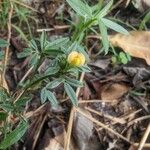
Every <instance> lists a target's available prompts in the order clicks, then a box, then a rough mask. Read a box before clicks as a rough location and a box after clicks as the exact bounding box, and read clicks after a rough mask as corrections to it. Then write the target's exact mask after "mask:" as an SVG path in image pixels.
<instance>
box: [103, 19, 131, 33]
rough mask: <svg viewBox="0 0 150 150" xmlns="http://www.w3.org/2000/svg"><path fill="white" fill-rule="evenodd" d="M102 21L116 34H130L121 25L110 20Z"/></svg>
mask: <svg viewBox="0 0 150 150" xmlns="http://www.w3.org/2000/svg"><path fill="white" fill-rule="evenodd" d="M101 21H102V22H103V23H104V24H105V26H106V27H108V28H110V29H112V30H114V31H116V32H119V33H122V34H129V32H128V31H127V30H126V29H124V28H123V27H122V26H120V25H119V24H117V23H115V22H113V21H111V20H109V19H106V18H101Z"/></svg>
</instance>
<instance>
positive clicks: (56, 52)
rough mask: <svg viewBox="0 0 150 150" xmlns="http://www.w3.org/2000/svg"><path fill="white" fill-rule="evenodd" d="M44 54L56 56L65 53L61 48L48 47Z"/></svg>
mask: <svg viewBox="0 0 150 150" xmlns="http://www.w3.org/2000/svg"><path fill="white" fill-rule="evenodd" d="M44 54H47V55H49V56H51V57H56V56H58V55H62V54H64V52H63V51H61V50H53V49H47V50H45V51H44Z"/></svg>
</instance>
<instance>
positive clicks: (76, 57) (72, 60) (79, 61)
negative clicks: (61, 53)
mask: <svg viewBox="0 0 150 150" xmlns="http://www.w3.org/2000/svg"><path fill="white" fill-rule="evenodd" d="M67 61H68V63H69V64H71V65H73V66H77V67H79V66H82V65H84V63H85V56H84V55H83V54H82V53H79V52H77V51H72V52H71V53H70V54H69V55H68V59H67Z"/></svg>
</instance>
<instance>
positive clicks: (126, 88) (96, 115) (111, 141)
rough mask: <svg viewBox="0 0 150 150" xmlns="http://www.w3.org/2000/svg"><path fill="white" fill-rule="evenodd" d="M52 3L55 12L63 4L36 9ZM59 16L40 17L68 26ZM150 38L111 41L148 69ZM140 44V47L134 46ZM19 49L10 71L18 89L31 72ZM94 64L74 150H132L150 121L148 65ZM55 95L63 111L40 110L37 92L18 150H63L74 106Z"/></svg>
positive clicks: (116, 37)
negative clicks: (21, 81)
mask: <svg viewBox="0 0 150 150" xmlns="http://www.w3.org/2000/svg"><path fill="white" fill-rule="evenodd" d="M53 4H55V7H57V6H58V5H59V6H60V5H62V3H59V2H58V1H52V2H50V3H49V2H47V1H45V2H41V3H37V5H36V7H37V9H41V7H42V9H44V10H47V9H48V7H49V8H52V5H53ZM38 7H39V8H38ZM63 9H64V10H63V11H65V17H67V16H68V13H70V14H71V13H72V12H67V11H68V10H66V8H65V7H63ZM57 13H58V11H57V12H56V11H55V9H54V8H53V9H52V10H49V12H46V17H45V16H44V15H41V16H42V19H43V20H45V22H46V24H47V21H49V20H50V21H51V23H50V24H51V25H53V24H60V25H62V24H64V23H63V22H61V21H60V22H59V21H58V20H57V19H55V17H54V16H57ZM39 16H40V14H39ZM41 16H40V17H41ZM51 16H53V17H51ZM42 23H43V22H42ZM42 23H41V24H42ZM65 31H66V30H65ZM65 31H64V30H62V31H55V30H53V31H52V32H51V34H54V35H55V34H56V35H57V34H62V35H64V34H66V32H65ZM149 39H150V33H149V31H146V32H142V31H140V32H139V31H134V32H131V34H129V35H121V34H116V35H113V36H111V37H110V41H111V43H112V44H113V45H114V46H117V47H120V48H122V50H124V51H126V52H128V53H129V54H130V55H131V56H133V57H138V58H142V59H144V60H145V61H146V62H147V64H148V65H150V49H149V47H150V42H149ZM19 44H20V45H19ZM135 45H137V46H136V47H134V46H135ZM20 47H22V45H21V43H20V42H18V43H17V44H16V46H15V48H14V51H13V53H14V54H13V56H12V59H11V61H10V62H11V63H10V66H9V69H10V72H11V73H12V75H11V76H10V78H9V80H10V81H9V82H8V83H9V84H8V86H9V87H12V89H15V83H17V82H18V81H20V79H21V76H23V74H24V73H25V71H26V68H27V62H28V60H25V59H18V58H16V57H15V53H16V51H17V49H18V51H21V48H20ZM96 48H97V49H99V46H96V47H95V48H94V50H95V49H96ZM102 60H103V61H102ZM94 61H95V60H94ZM89 65H90V66H91V68H92V72H91V73H87V74H86V75H85V78H84V82H85V87H83V88H82V89H81V91H80V94H79V99H81V103H79V108H78V109H80V110H82V113H79V112H78V111H77V112H76V113H75V116H74V122H73V129H72V136H71V142H70V150H90V149H92V150H99V149H104V150H105V149H120V150H126V149H129V148H130V149H131V147H132V146H133V145H134V143H139V142H140V139H141V137H142V135H143V132H144V130H145V128H146V126H147V124H148V122H149V121H148V118H146V117H148V113H149V107H150V103H149V98H150V94H149V91H150V90H149V87H150V81H149V80H150V68H149V67H147V65H146V64H144V65H143V66H142V67H141V66H140V63H139V60H138V59H136V58H135V64H134V65H135V66H136V67H135V66H131V65H130V64H127V65H120V66H115V67H114V66H113V65H112V64H111V58H109V59H108V57H107V58H105V56H104V59H101V58H98V59H97V60H96V61H95V62H92V63H90V64H89ZM21 67H22V68H21ZM44 67H45V68H46V65H45V66H44V65H43V66H42V68H43V69H44ZM19 69H21V70H19ZM14 79H15V83H13V82H14ZM55 92H56V95H57V97H59V99H60V101H61V100H63V101H62V103H61V104H60V107H59V108H58V111H57V109H55V110H54V109H52V108H51V107H50V105H49V104H46V107H45V106H44V107H42V108H39V107H40V104H39V100H38V95H37V93H34V94H35V96H34V98H33V99H32V101H31V102H30V103H28V104H27V106H26V112H25V113H26V114H30V128H29V129H28V132H27V133H26V135H25V137H24V138H23V140H22V141H21V142H20V143H19V144H18V145H17V144H16V145H14V146H13V149H16V150H19V149H31V150H32V149H36V150H40V149H45V150H47V149H49V150H63V147H64V139H65V136H66V130H67V124H68V118H69V113H70V109H71V104H70V103H69V102H68V101H67V100H64V93H63V89H62V87H61V86H60V87H59V88H58V89H57V88H56V89H55ZM135 95H136V96H135ZM114 100H115V103H114ZM82 101H83V103H82ZM87 108H88V109H87ZM83 114H84V115H83ZM91 118H92V119H91ZM103 125H104V126H103ZM117 135H119V136H117ZM118 137H119V138H118ZM129 141H131V142H132V144H131V143H130V142H129ZM147 142H149V141H147ZM130 145H131V146H130ZM136 148H137V146H136Z"/></svg>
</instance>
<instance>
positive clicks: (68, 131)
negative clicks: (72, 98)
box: [64, 73, 85, 150]
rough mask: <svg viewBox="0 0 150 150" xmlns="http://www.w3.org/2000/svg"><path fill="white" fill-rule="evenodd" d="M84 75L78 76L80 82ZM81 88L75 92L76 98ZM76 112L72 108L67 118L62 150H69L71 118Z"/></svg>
mask: <svg viewBox="0 0 150 150" xmlns="http://www.w3.org/2000/svg"><path fill="white" fill-rule="evenodd" d="M84 75H85V73H82V74H81V76H80V81H83V78H84ZM80 89H81V87H78V88H77V90H76V96H77V97H78V96H79V93H80ZM75 112H76V109H75V106H73V107H72V109H71V113H70V118H69V123H68V129H67V134H66V137H65V144H64V150H69V145H70V139H71V132H72V126H73V118H74V114H75Z"/></svg>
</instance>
